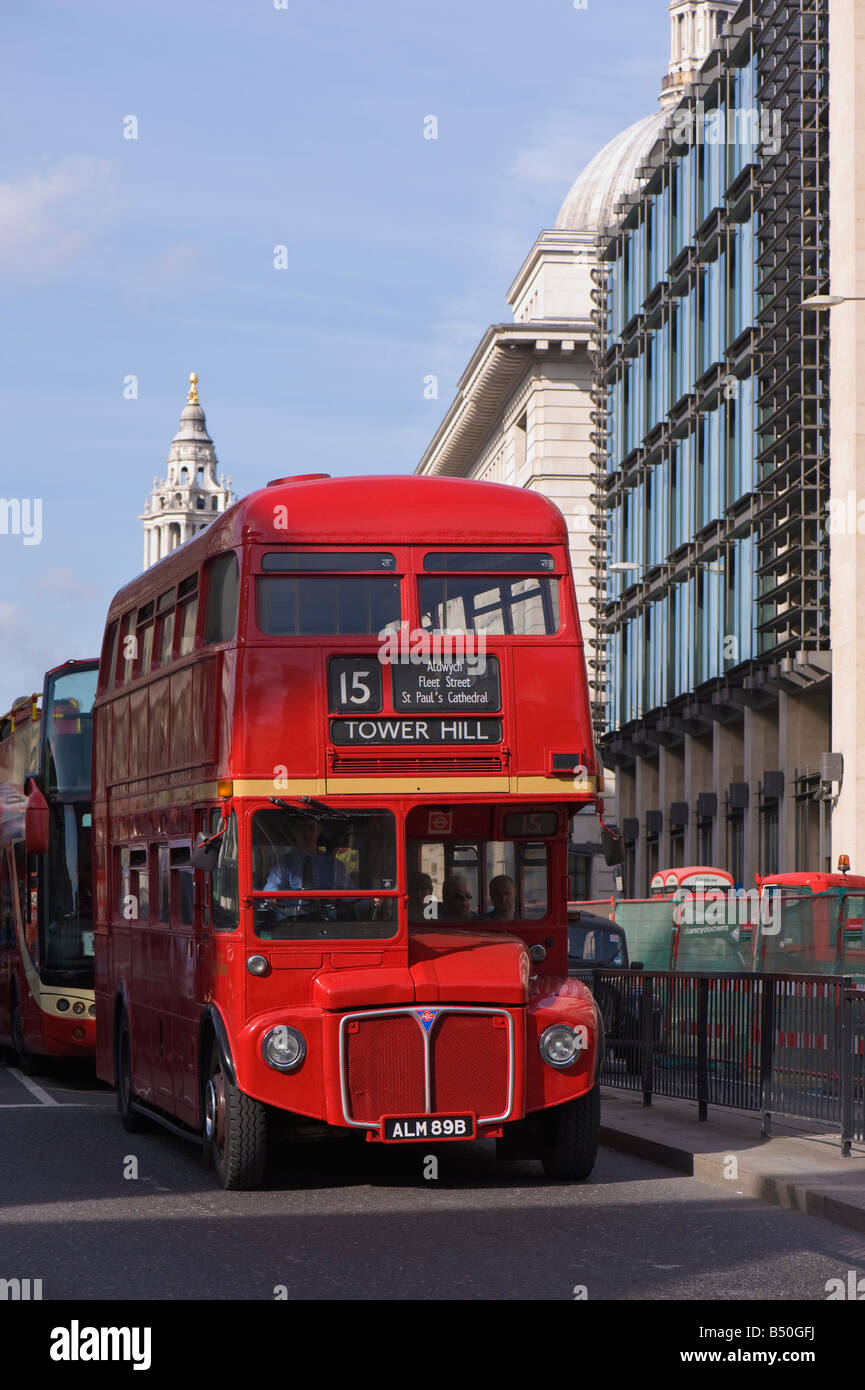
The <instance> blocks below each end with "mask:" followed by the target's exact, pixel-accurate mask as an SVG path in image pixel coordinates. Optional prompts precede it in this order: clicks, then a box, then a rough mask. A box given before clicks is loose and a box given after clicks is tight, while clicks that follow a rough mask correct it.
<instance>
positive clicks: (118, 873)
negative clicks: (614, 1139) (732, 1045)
mask: <svg viewBox="0 0 865 1390" xmlns="http://www.w3.org/2000/svg"><path fill="white" fill-rule="evenodd" d="M600 790H601V787H600V778H599V764H598V761H597V758H596V754H595V751H594V747H593V742H592V733H591V722H590V714H589V701H588V695H587V681H586V671H585V662H584V656H583V647H582V641H581V636H580V626H579V619H578V615H577V608H576V603H575V596H574V588H573V580H572V576H571V570H570V563H569V557H568V535H567V530H566V527H565V523H564V520H563V518H562V516H561V515H560V513H559V512H558V511H557V510H556V508H555V507H554V506H552V504H550V503H549V502H548V501H546V499H544V498H542V497H540V496H537V495H535V494H533V493H529V492H523V491H518V490H516V489H514V488H509V487H502V486H498V485H493V484H486V483H484V484H480V483H474V482H468V481H463V480H460V481H455V480H447V479H438V478H434V479H430V478H415V477H408V478H348V479H341V480H336V479H330V478H327V477H326V476H320V475H313V476H307V477H302V478H294V479H291V478H288V479H280V480H278V481H277V482H274V483H271V484H270V485H269V486H268V487H267V488H264V489H262V490H261V491H259V492H256V493H254V494H252V495H251V496H249V497H247V498H245V499H244V500H243V501H241V502H239V503H237V504H236V505H235V506H234V507H232V508H231V509H230V510H229V511H227V512H226V513H225V514H224V515H223V516H220V517H219V518H217V519H216V520H214V521H213V522H212V523H211V525H210V526H208V527H207V529H206V530H204V531H203V532H202V534H200V535H199V536H197V537H195V538H194V539H192V540H190V541H188V542H187V543H186V544H185V545H183V546H181V547H180V548H179V549H178V550H177V551H175V552H174V553H173V554H171V555H170V556H168V557H167V558H165V559H164V560H162V561H160V562H159V563H158V564H156V565H155V566H153V568H152V569H150V570H148V571H147V572H146V573H145V574H143V575H142V576H141V577H140V578H138V579H136V580H135V581H134V582H133V583H131V584H129V585H128V586H127V587H126V588H124V589H123V590H122V591H121V592H120V593H119V594H118V595H117V596H116V598H115V599H114V601H113V602H112V604H111V608H110V611H109V614H108V623H107V629H106V634H105V641H104V647H103V653H102V660H101V669H100V677H99V691H98V696H97V700H96V730H95V768H94V816H95V828H96V835H95V861H96V880H95V881H96V896H97V913H96V917H97V923H96V1005H97V1022H98V1030H97V1037H98V1041H97V1067H98V1072H99V1075H100V1076H101V1077H102V1078H103V1079H105V1080H107V1081H109V1082H112V1083H115V1084H116V1085H117V1088H118V1098H119V1106H120V1111H121V1115H122V1118H123V1121H124V1123H125V1125H126V1126H127V1128H130V1129H131V1128H134V1127H136V1126H137V1125H138V1124H139V1123H140V1122H141V1121H142V1119H144V1118H145V1117H147V1116H149V1117H150V1118H157V1119H160V1120H162V1121H163V1122H165V1123H167V1124H169V1125H170V1126H172V1127H174V1128H175V1129H181V1130H182V1131H183V1132H186V1133H189V1134H190V1135H199V1136H201V1137H202V1140H203V1142H204V1143H205V1146H206V1150H207V1152H208V1153H209V1155H210V1156H211V1157H212V1160H213V1162H214V1164H215V1167H216V1170H217V1173H218V1176H219V1179H220V1181H221V1182H222V1184H223V1185H224V1186H225V1187H249V1186H255V1185H258V1184H259V1183H260V1182H261V1180H262V1177H263V1173H264V1164H265V1155H266V1146H267V1135H268V1129H269V1127H272V1126H273V1125H274V1123H276V1124H277V1125H278V1126H279V1127H280V1128H283V1127H284V1126H285V1125H287V1126H288V1127H289V1128H291V1126H292V1125H298V1126H302V1127H303V1129H304V1133H308V1132H309V1130H310V1127H312V1128H313V1129H315V1127H316V1126H320V1130H321V1132H322V1133H328V1132H330V1133H333V1132H334V1131H341V1132H342V1133H343V1134H345V1133H346V1132H352V1131H353V1132H354V1133H355V1134H356V1135H358V1136H360V1137H363V1138H365V1139H366V1140H368V1141H370V1142H384V1143H411V1142H416V1141H419V1140H420V1141H423V1142H426V1143H428V1144H429V1143H431V1142H433V1143H434V1142H437V1141H444V1140H450V1141H459V1140H469V1139H474V1138H478V1137H484V1136H487V1137H495V1138H496V1139H497V1140H498V1141H499V1152H500V1155H501V1156H502V1157H508V1156H510V1157H538V1158H541V1159H542V1160H543V1162H544V1164H545V1167H546V1171H547V1172H548V1174H550V1175H553V1176H556V1177H562V1178H571V1179H575V1178H581V1177H584V1176H586V1175H587V1174H588V1173H589V1172H590V1170H591V1168H592V1165H593V1162H594V1157H595V1149H596V1146H597V1139H598V1127H599V1101H598V1088H597V1084H596V1078H597V1073H598V1069H599V1064H600V1038H599V1031H598V1022H597V1015H596V1011H595V1007H594V1004H593V1001H592V998H591V995H590V993H589V991H588V990H587V989H586V988H585V987H584V986H583V985H582V984H581V983H579V982H578V981H576V980H570V981H569V980H568V978H567V973H568V970H567V902H566V899H567V889H568V877H567V846H568V835H569V820H570V817H571V816H572V815H573V814H574V813H576V811H578V810H579V809H581V808H583V807H585V805H586V803H594V802H596V801H597V798H598V793H599V791H600Z"/></svg>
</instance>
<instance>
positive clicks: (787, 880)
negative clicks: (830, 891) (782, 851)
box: [755, 870, 865, 893]
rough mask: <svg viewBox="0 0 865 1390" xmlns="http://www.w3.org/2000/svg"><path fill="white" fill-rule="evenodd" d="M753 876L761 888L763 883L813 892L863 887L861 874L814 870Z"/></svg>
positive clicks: (863, 882)
mask: <svg viewBox="0 0 865 1390" xmlns="http://www.w3.org/2000/svg"><path fill="white" fill-rule="evenodd" d="M755 878H756V880H757V883H758V885H759V886H760V887H761V888H762V887H763V886H764V884H769V886H770V887H773V886H775V885H777V886H778V887H780V888H783V887H785V886H786V887H790V888H801V887H805V888H810V889H811V890H812V892H814V893H822V892H823V890H824V889H825V888H855V889H862V888H865V878H863V877H862V875H861V874H821V873H819V872H818V871H817V870H815V871H814V872H813V873H811V872H805V873H794V874H766V876H765V877H761V876H760V875H759V874H755Z"/></svg>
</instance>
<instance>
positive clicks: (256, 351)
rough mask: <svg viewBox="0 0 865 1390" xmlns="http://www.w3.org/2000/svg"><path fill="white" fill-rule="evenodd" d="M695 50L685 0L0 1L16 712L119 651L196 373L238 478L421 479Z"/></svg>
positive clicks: (0, 494)
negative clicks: (120, 624)
mask: <svg viewBox="0 0 865 1390" xmlns="http://www.w3.org/2000/svg"><path fill="white" fill-rule="evenodd" d="M668 56H669V20H668V15H667V0H588V3H587V4H586V6H585V8H583V6H582V4H580V6H579V8H578V7H577V4H576V3H575V0H378V3H376V0H368V3H366V4H363V5H360V4H357V3H349V0H328V2H327V4H309V3H301V0H146V3H130V2H129V0H75V3H74V4H70V3H69V0H40V3H39V4H38V5H32V4H23V3H20V0H18V2H17V3H10V4H6V5H4V6H3V7H2V8H0V74H2V76H0V304H2V308H0V500H2V501H6V502H9V501H10V500H11V499H17V501H18V504H19V509H20V513H21V523H20V525H17V524H16V520H15V511H14V509H13V510H12V511H11V512H10V510H9V508H8V507H0V712H2V711H3V710H6V709H8V708H9V707H10V706H11V704H12V702H13V700H14V699H15V698H16V697H17V696H19V695H22V694H25V693H30V692H32V691H34V690H37V689H41V687H42V678H43V673H44V672H45V670H46V669H48V668H49V667H52V666H56V665H59V664H60V663H61V662H63V661H65V660H67V659H69V658H70V657H89V656H95V655H98V652H99V648H100V645H101V638H102V629H103V625H104V618H105V613H106V611H107V608H108V604H109V602H110V600H111V598H112V596H113V594H114V593H115V591H116V590H117V589H118V588H120V587H121V585H123V584H125V583H126V582H128V580H130V579H131V578H133V577H134V576H135V575H136V574H137V573H138V572H139V571H140V569H141V566H142V563H143V542H142V531H141V522H140V519H139V514H140V513H141V511H142V510H143V506H144V500H145V497H146V496H147V494H148V493H149V492H150V489H151V487H152V481H153V478H154V476H156V475H158V476H159V477H160V478H161V477H163V476H164V465H165V458H166V455H167V453H168V448H169V445H170V442H171V439H172V436H173V435H174V433H175V430H176V428H177V420H178V416H179V414H180V411H181V409H182V407H183V404H184V402H185V398H186V391H187V379H188V376H189V373H190V372H191V371H196V372H198V375H199V393H200V397H201V403H202V405H203V407H204V409H205V412H206V414H207V423H208V429H209V431H210V434H211V435H212V437H213V439H214V443H215V446H216V452H217V455H218V457H219V461H220V471H224V472H225V473H226V474H228V475H230V477H231V479H232V487H233V490H234V491H235V493H238V494H240V495H243V494H244V493H247V492H250V491H253V490H254V489H255V488H257V487H260V486H262V485H263V484H264V483H266V482H267V480H268V479H269V478H273V477H282V476H286V475H288V474H291V473H306V472H323V473H331V474H333V475H334V476H340V475H345V474H354V473H410V472H412V471H413V469H414V468H415V466H416V464H417V462H418V460H419V459H420V457H421V455H422V454H423V452H424V449H425V448H426V446H427V444H428V443H429V441H430V439H431V437H432V435H433V434H434V432H435V430H436V428H437V426H438V424H439V422H440V420H441V419H442V417H443V416H444V414H445V412H446V411H447V409H448V406H449V404H450V402H451V400H452V398H453V394H454V389H455V386H456V382H457V380H458V379H459V376H460V375H461V373H462V370H463V368H464V367H465V365H466V363H467V361H468V359H469V357H470V355H471V353H472V351H473V349H474V348H475V346H476V345H477V342H478V340H479V339H480V337H481V336H482V334H483V332H484V330H485V329H486V327H487V326H488V325H489V324H490V323H500V322H503V321H505V320H507V319H509V318H510V311H509V309H508V306H507V303H506V299H505V295H506V293H507V290H508V287H509V286H510V283H511V281H512V280H513V278H514V276H515V274H516V272H517V270H518V269H519V267H520V266H521V264H522V262H523V260H524V259H525V256H526V255H527V254H528V251H529V250H530V248H531V246H532V244H533V242H534V240H535V238H536V237H537V235H538V233H539V232H540V231H541V230H542V229H543V228H545V227H551V226H553V225H554V223H555V219H556V216H557V213H558V210H559V207H560V205H561V203H562V202H563V200H564V198H565V195H566V194H567V192H568V189H569V187H570V185H571V184H572V183H573V181H574V179H575V178H576V176H577V175H578V173H579V172H580V171H581V169H582V168H584V167H585V165H586V164H587V163H588V162H589V160H590V159H591V158H592V156H593V155H594V154H595V153H596V152H597V151H598V150H599V149H600V148H601V147H602V146H603V145H604V144H605V143H606V142H607V141H608V140H609V139H611V138H612V137H613V136H614V135H616V134H617V133H618V132H619V131H620V130H622V129H624V128H625V127H626V126H628V125H630V124H632V123H633V122H634V121H636V120H638V119H640V117H642V116H644V115H648V114H649V113H650V112H652V111H653V110H654V109H655V108H656V104H657V96H658V91H659V88H660V80H661V77H662V76H663V74H664V72H665V71H666V65H667V61H668ZM431 116H434V117H435V122H436V126H437V130H436V133H437V138H436V139H428V138H425V137H424V132H425V130H426V131H427V132H430V131H431V130H433V129H434V127H433V124H432V123H431V122H430V121H429V119H428V118H429V117H431ZM129 137H135V138H129ZM279 246H281V247H285V248H286V252H285V255H284V257H282V258H281V259H283V260H284V262H285V268H282V269H278V268H276V267H275V264H274V260H275V255H274V248H276V247H279ZM277 259H280V258H279V257H277ZM431 374H432V375H435V376H436V377H437V378H438V399H435V400H429V399H425V398H424V378H425V377H427V376H428V375H431ZM132 377H134V378H135V383H134V384H133V385H130V383H129V379H130V378H132ZM133 391H137V395H134V396H133V395H132V394H131V393H132V392H133ZM7 516H8V517H10V521H9V523H7V522H6V521H5V518H6V517H7ZM7 525H8V528H9V530H10V531H11V530H15V529H17V530H18V531H19V534H11V533H10V534H5V533H4V532H5V531H6V530H7ZM25 532H26V534H24V533H25Z"/></svg>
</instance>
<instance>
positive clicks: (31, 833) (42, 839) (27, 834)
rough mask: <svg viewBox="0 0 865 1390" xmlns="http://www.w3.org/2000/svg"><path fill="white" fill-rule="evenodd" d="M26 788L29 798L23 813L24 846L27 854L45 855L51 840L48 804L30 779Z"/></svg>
mask: <svg viewBox="0 0 865 1390" xmlns="http://www.w3.org/2000/svg"><path fill="white" fill-rule="evenodd" d="M27 788H28V789H29V796H28V797H27V807H26V809H25V811H24V844H25V846H26V848H27V853H28V854H45V853H46V851H47V849H48V845H49V843H50V840H51V828H50V825H49V819H48V802H47V801H46V800H45V797H44V796H43V795H42V793H41V791H40V790H39V787H38V786H37V785H36V783H35V782H34V780H33V778H32V777H31V778H30V780H29V781H28V783H27Z"/></svg>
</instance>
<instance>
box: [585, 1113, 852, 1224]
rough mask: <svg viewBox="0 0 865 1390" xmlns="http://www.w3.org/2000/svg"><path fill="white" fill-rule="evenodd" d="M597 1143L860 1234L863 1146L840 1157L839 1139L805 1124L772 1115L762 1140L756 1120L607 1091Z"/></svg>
mask: <svg viewBox="0 0 865 1390" xmlns="http://www.w3.org/2000/svg"><path fill="white" fill-rule="evenodd" d="M601 1095H602V1104H601V1143H602V1144H604V1145H606V1146H607V1148H611V1149H616V1150H618V1151H619V1152H620V1153H625V1154H631V1155H633V1156H636V1157H639V1158H644V1159H649V1160H651V1161H653V1162H655V1163H660V1164H663V1166H664V1167H667V1168H673V1169H675V1171H676V1172H679V1173H685V1174H688V1175H689V1176H692V1177H695V1178H699V1179H700V1181H701V1182H705V1183H709V1184H711V1185H712V1186H713V1187H720V1188H723V1189H724V1190H725V1191H727V1192H730V1191H731V1190H732V1191H733V1192H736V1193H740V1194H742V1195H743V1196H746V1197H758V1198H759V1199H760V1200H761V1201H764V1202H769V1203H771V1204H772V1205H774V1206H779V1207H784V1208H785V1209H787V1210H788V1211H798V1212H802V1213H803V1214H806V1215H808V1216H818V1217H822V1219H823V1220H825V1221H834V1222H836V1223H837V1224H838V1225H841V1226H846V1227H848V1228H849V1229H850V1230H854V1231H862V1232H865V1145H861V1144H854V1146H853V1152H852V1154H851V1155H850V1157H849V1158H843V1157H842V1156H841V1135H840V1133H837V1132H836V1133H832V1131H831V1130H830V1128H829V1127H828V1126H826V1125H823V1126H822V1127H821V1126H819V1125H816V1124H810V1123H809V1122H808V1121H802V1120H792V1119H785V1118H784V1117H783V1116H778V1115H774V1114H773V1116H772V1137H771V1138H768V1139H764V1138H763V1137H762V1136H761V1134H760V1116H759V1115H757V1114H751V1113H749V1112H745V1111H741V1110H725V1109H722V1108H721V1107H719V1106H717V1107H711V1106H710V1107H709V1115H708V1119H706V1120H703V1121H700V1120H698V1118H697V1103H696V1101H692V1100H676V1099H673V1098H670V1097H667V1096H654V1097H653V1098H652V1104H651V1105H650V1106H645V1107H644V1106H643V1102H642V1093H641V1092H640V1093H636V1094H635V1093H634V1092H633V1091H624V1090H617V1089H615V1088H614V1087H610V1086H605V1087H603V1089H602V1092H601Z"/></svg>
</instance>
